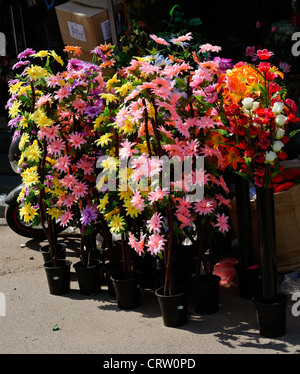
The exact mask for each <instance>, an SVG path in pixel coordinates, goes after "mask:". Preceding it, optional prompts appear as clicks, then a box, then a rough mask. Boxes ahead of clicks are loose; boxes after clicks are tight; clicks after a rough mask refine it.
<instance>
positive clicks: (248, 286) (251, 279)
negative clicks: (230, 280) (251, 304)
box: [234, 264, 261, 299]
mask: <svg viewBox="0 0 300 374" xmlns="http://www.w3.org/2000/svg"><path fill="white" fill-rule="evenodd" d="M234 268H235V270H236V273H237V278H238V287H239V295H240V298H242V299H252V298H253V297H254V296H257V295H259V294H260V293H261V284H260V268H259V265H253V266H249V267H247V268H245V267H244V266H242V265H241V264H236V265H234Z"/></svg>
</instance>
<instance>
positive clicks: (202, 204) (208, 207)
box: [194, 197, 214, 216]
mask: <svg viewBox="0 0 300 374" xmlns="http://www.w3.org/2000/svg"><path fill="white" fill-rule="evenodd" d="M194 210H195V212H196V213H198V214H200V215H204V216H205V215H208V214H211V213H213V212H214V207H213V202H212V200H207V199H206V198H205V197H204V198H203V199H202V200H200V201H197V202H196V203H194Z"/></svg>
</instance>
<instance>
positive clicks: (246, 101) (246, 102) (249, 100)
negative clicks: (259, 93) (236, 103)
mask: <svg viewBox="0 0 300 374" xmlns="http://www.w3.org/2000/svg"><path fill="white" fill-rule="evenodd" d="M253 101H254V99H252V97H245V98H244V99H243V101H242V104H243V107H244V108H245V109H247V110H250V109H252V107H253Z"/></svg>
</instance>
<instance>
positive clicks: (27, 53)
mask: <svg viewBox="0 0 300 374" xmlns="http://www.w3.org/2000/svg"><path fill="white" fill-rule="evenodd" d="M35 53H36V52H35V50H33V49H32V48H27V49H25V51H23V52H21V53H19V54H18V58H19V59H21V58H24V57H27V56H32V55H33V54H35Z"/></svg>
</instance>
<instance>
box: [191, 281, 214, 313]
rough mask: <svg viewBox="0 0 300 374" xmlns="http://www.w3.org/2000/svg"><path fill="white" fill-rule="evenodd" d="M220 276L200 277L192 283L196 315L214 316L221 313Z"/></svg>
mask: <svg viewBox="0 0 300 374" xmlns="http://www.w3.org/2000/svg"><path fill="white" fill-rule="evenodd" d="M220 280H221V277H219V276H218V275H214V274H211V275H208V276H207V275H199V277H198V279H196V277H193V279H192V283H191V289H192V295H193V300H194V308H195V313H197V314H213V313H216V312H218V311H219V282H220Z"/></svg>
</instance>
